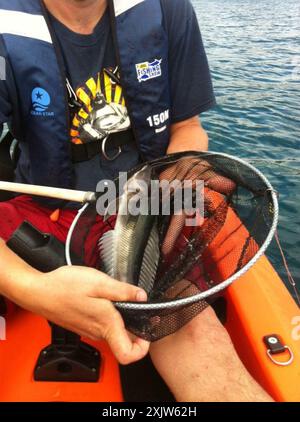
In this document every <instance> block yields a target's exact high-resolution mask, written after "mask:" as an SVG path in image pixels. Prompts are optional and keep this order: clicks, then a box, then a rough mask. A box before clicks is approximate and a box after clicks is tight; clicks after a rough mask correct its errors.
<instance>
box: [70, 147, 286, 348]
mask: <svg viewBox="0 0 300 422" xmlns="http://www.w3.org/2000/svg"><path fill="white" fill-rule="evenodd" d="M119 182H120V180H116V181H115V184H114V186H115V188H116V193H117V195H116V196H117V198H118V200H117V201H116V203H115V210H113V212H112V210H111V208H112V207H111V205H112V202H109V201H108V202H107V204H106V210H105V215H104V216H103V215H99V213H98V211H99V208H98V207H97V201H99V200H100V201H101V200H103V198H104V193H103V192H102V193H98V194H97V200H96V201H93V202H90V203H88V204H85V206H84V207H83V208H82V209H81V210H80V212H79V213H78V216H77V217H76V219H75V220H74V223H73V224H72V227H71V229H70V232H69V236H68V238H69V241H68V242H67V249H68V250H67V256H69V261H70V262H69V263H71V261H72V256H76V257H77V258H78V257H79V258H80V259H81V262H82V264H83V265H86V266H89V267H93V268H96V269H98V270H101V271H104V272H106V273H107V274H109V275H110V276H112V277H113V278H115V279H117V280H119V281H121V282H122V281H125V282H128V283H133V284H135V285H137V286H140V287H142V288H144V289H145V290H146V291H147V293H148V300H147V303H116V304H115V305H116V307H117V308H118V310H119V312H120V313H121V314H122V316H123V319H124V322H125V325H126V328H127V329H128V330H129V331H131V332H132V333H134V334H135V335H137V336H139V337H142V338H144V339H146V340H149V341H155V340H158V339H160V338H162V337H165V336H167V335H169V334H171V333H174V332H175V331H177V330H178V329H180V328H181V327H182V326H184V325H185V324H186V323H187V322H189V321H190V320H191V319H192V318H194V317H195V316H196V315H197V314H199V313H200V312H201V311H203V310H204V309H205V308H206V307H207V306H208V305H209V304H212V303H213V302H214V301H215V300H216V298H218V297H219V296H220V295H221V294H222V292H223V290H224V289H225V288H226V287H228V286H229V285H230V284H231V283H232V282H233V281H235V280H236V279H238V278H239V277H240V276H241V275H242V274H244V273H245V272H246V271H247V270H248V269H249V268H250V267H251V266H252V265H254V264H255V262H256V261H257V260H258V259H259V257H260V256H262V255H263V254H264V252H265V250H266V249H267V247H268V245H269V244H270V242H271V240H272V238H273V235H274V233H275V230H276V226H277V222H278V203H277V196H276V192H275V191H274V190H273V188H272V186H271V185H270V183H269V182H268V180H267V179H266V178H265V177H264V176H263V175H262V174H261V173H260V172H259V171H258V170H256V169H255V168H254V167H253V166H252V165H250V164H249V163H246V162H244V161H242V160H240V159H238V158H235V157H231V156H229V155H226V154H220V153H212V152H208V153H206V152H205V153H204V152H202V153H199V152H184V153H177V154H172V155H169V156H167V157H164V158H160V159H157V160H154V161H151V162H149V163H143V164H141V165H140V166H139V167H138V168H136V169H133V170H132V171H130V172H129V173H128V175H127V182H126V183H125V185H123V186H122V188H120V183H119ZM187 182H188V183H187ZM153 186H155V189H153ZM170 186H171V187H170ZM187 186H188V187H189V192H190V193H191V196H192V201H191V202H189V205H188V207H186V203H185V197H184V194H183V195H182V196H181V197H180V195H178V192H181V193H182V192H185V189H186V187H187ZM199 186H200V188H199ZM199 189H201V199H202V202H201V207H200V205H199V202H197V201H196V197H197V193H198V194H199V192H198V191H199ZM198 196H199V195H198ZM178 198H179V199H178ZM180 198H181V199H180ZM133 199H134V200H135V202H134V204H135V207H133V208H134V211H132V209H130V207H128V204H129V203H130V201H131V200H133ZM154 200H155V201H154ZM153 202H155V212H152V211H153V209H152V207H151V205H153ZM137 203H138V204H139V205H141V203H143V207H142V206H140V207H137V206H136V205H137ZM126 207H127V209H126V210H125V208H126ZM197 207H198V208H197ZM113 208H114V207H113ZM200 208H201V209H200ZM137 209H138V211H136V210H137ZM124 210H125V211H127V212H124ZM191 221H193V224H191Z"/></svg>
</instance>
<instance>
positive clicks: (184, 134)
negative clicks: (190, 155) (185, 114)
mask: <svg viewBox="0 0 300 422" xmlns="http://www.w3.org/2000/svg"><path fill="white" fill-rule="evenodd" d="M207 150H208V136H207V133H206V132H205V130H204V129H203V127H202V126H201V122H200V119H199V117H198V116H195V117H192V118H191V119H187V120H184V121H183V122H179V123H175V124H173V125H172V126H171V139H170V143H169V148H168V154H172V153H174V152H182V151H207Z"/></svg>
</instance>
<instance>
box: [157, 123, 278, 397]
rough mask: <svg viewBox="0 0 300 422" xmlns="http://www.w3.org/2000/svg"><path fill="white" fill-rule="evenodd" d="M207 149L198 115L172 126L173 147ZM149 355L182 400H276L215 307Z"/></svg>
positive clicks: (206, 137) (181, 149)
mask: <svg viewBox="0 0 300 422" xmlns="http://www.w3.org/2000/svg"><path fill="white" fill-rule="evenodd" d="M207 149H208V136H207V134H206V132H205V131H204V129H203V128H202V126H201V123H200V121H199V119H198V117H194V118H192V119H188V120H186V121H184V122H181V123H177V124H175V125H173V126H172V130H171V140H170V145H169V149H168V153H174V152H181V151H186V150H191V151H206V150H207ZM150 355H151V358H152V360H153V363H154V365H155V366H156V368H157V370H158V372H159V373H160V375H161V376H162V377H163V378H164V380H165V382H166V383H167V384H168V386H169V388H170V390H171V391H172V392H173V394H174V395H175V397H176V399H177V401H179V402H180V401H184V402H185V401H187V402H189V401H190V402H192V401H195V402H205V401H211V402H252V401H255V402H259V401H261V402H267V401H272V399H271V397H270V396H269V395H268V394H267V393H266V392H265V391H264V390H263V389H262V388H261V387H260V386H259V385H258V384H257V382H256V381H255V380H254V379H253V378H252V377H251V375H250V374H249V373H248V372H247V370H246V368H245V367H244V365H243V364H242V362H241V360H240V359H239V357H238V355H237V353H236V351H235V349H234V346H233V344H232V342H231V339H230V337H229V335H228V333H227V331H226V329H225V328H224V327H223V326H222V324H221V323H220V322H219V320H218V318H217V317H216V315H215V313H214V311H213V310H212V308H208V309H206V310H205V311H203V312H202V313H201V314H199V315H198V316H197V317H195V318H194V319H193V320H192V321H190V322H189V323H188V324H187V325H186V326H184V327H183V328H181V330H179V331H178V332H176V333H174V334H172V335H170V336H168V337H166V338H164V339H162V340H160V341H157V342H155V343H153V344H152V345H151V347H150Z"/></svg>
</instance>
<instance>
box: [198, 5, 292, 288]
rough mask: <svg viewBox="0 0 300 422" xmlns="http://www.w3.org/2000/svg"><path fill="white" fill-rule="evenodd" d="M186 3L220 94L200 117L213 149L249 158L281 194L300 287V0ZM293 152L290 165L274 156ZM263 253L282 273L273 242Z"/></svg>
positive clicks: (284, 231) (287, 244)
mask: <svg viewBox="0 0 300 422" xmlns="http://www.w3.org/2000/svg"><path fill="white" fill-rule="evenodd" d="M192 3H193V4H194V6H195V9H196V12H197V14H198V17H199V23H200V27H201V32H202V35H203V39H204V43H205V46H206V51H207V54H208V58H209V63H210V67H211V71H212V75H213V80H214V86H215V91H216V96H217V101H218V107H216V109H215V110H213V111H210V112H208V113H207V114H206V115H205V116H203V122H204V126H205V127H206V129H207V130H208V132H209V135H210V138H211V149H212V150H215V151H223V152H227V153H229V154H234V155H238V156H240V157H243V158H248V159H250V158H252V159H254V164H255V160H256V164H255V165H256V166H257V167H258V168H259V169H260V170H262V171H263V172H264V173H265V174H266V176H267V177H268V178H269V179H270V181H271V183H272V184H273V185H274V187H275V188H276V190H278V192H279V193H280V223H279V234H280V238H281V240H282V245H283V248H284V251H285V253H286V256H287V260H288V262H289V265H290V268H291V270H292V272H293V274H294V277H295V279H296V280H297V282H298V284H299V286H300V271H299V270H300V260H299V256H300V213H299V209H298V208H299V204H300V171H299V163H300V154H299V132H300V130H299V129H300V107H299V97H300V95H299V94H300V3H299V2H296V1H295V0H260V1H259V2H254V1H253V0H209V1H206V0H192ZM297 157H298V159H299V161H297V160H296V161H295V162H294V163H292V164H289V162H288V161H287V164H283V165H280V164H277V163H274V162H272V160H282V161H283V163H284V161H285V160H290V159H291V158H294V159H296V158H297ZM259 160H261V161H259ZM297 170H298V171H297ZM269 256H270V259H271V260H272V261H273V263H275V266H276V268H277V270H278V271H279V272H280V274H281V276H282V277H283V278H285V277H284V274H285V272H284V269H283V266H282V262H281V259H280V256H279V253H278V250H277V248H276V246H273V247H271V248H270V250H269Z"/></svg>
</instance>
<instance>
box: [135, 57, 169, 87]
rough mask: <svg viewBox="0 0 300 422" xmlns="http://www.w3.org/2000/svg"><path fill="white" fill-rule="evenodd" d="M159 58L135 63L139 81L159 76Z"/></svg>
mask: <svg viewBox="0 0 300 422" xmlns="http://www.w3.org/2000/svg"><path fill="white" fill-rule="evenodd" d="M161 62H162V59H161V60H158V59H155V60H154V61H153V62H152V63H149V62H144V63H138V64H136V65H135V67H136V72H137V77H138V81H139V82H145V81H148V80H149V79H153V78H158V77H159V76H161V74H162V72H161Z"/></svg>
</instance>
